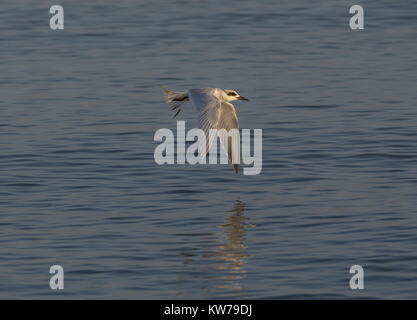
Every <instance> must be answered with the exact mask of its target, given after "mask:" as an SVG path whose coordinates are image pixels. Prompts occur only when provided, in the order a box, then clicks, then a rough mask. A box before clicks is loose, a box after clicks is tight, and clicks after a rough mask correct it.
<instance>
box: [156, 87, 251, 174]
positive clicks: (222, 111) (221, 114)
mask: <svg viewBox="0 0 417 320" xmlns="http://www.w3.org/2000/svg"><path fill="white" fill-rule="evenodd" d="M164 91H165V102H166V103H168V104H169V105H170V106H172V109H173V110H175V109H178V110H177V112H176V114H175V116H177V115H178V113H179V112H180V111H181V106H182V104H183V103H184V102H186V101H190V102H191V104H192V105H194V107H195V108H196V109H197V111H198V114H199V126H200V129H202V130H203V131H204V133H205V135H206V139H207V140H206V144H205V148H204V151H205V152H204V155H205V154H206V153H207V152H208V150H209V149H210V146H211V144H212V142H213V140H214V138H215V137H216V134H213V131H210V130H213V129H215V130H221V129H224V130H226V131H230V130H232V129H236V130H239V121H238V118H237V115H236V110H235V108H234V106H233V105H232V104H231V103H230V101H234V100H246V101H248V99H246V98H244V97H242V96H240V95H239V94H238V93H237V92H236V91H234V90H223V89H218V88H205V89H190V90H188V91H187V92H175V91H170V90H164ZM175 116H174V117H175ZM219 136H220V141H221V143H222V145H223V147H225V146H227V149H226V147H225V151H226V153H227V155H228V159H229V160H230V161H231V162H232V165H233V167H234V169H235V172H236V173H238V171H239V163H234V161H233V160H234V159H235V154H232V153H233V152H236V151H235V150H240V148H239V147H240V145H239V146H237V145H235V147H236V148H235V149H233V146H232V143H237V142H236V141H235V142H233V141H234V140H232V139H231V137H229V136H228V135H226V134H225V133H224V132H223V130H221V131H220V133H219ZM226 139H229V140H226ZM239 144H240V140H239ZM232 151H233V152H232Z"/></svg>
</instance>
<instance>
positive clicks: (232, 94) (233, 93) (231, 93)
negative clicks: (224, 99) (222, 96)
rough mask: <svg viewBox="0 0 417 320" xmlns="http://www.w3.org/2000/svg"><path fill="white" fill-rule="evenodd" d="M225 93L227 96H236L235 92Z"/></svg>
mask: <svg viewBox="0 0 417 320" xmlns="http://www.w3.org/2000/svg"><path fill="white" fill-rule="evenodd" d="M227 95H228V96H237V94H236V93H235V92H229V93H228V94H227Z"/></svg>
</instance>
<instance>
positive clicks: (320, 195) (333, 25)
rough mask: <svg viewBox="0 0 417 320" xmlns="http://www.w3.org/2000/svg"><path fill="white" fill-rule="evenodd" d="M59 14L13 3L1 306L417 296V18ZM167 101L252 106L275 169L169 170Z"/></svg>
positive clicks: (6, 38) (343, 4)
mask: <svg viewBox="0 0 417 320" xmlns="http://www.w3.org/2000/svg"><path fill="white" fill-rule="evenodd" d="M59 4H60V5H62V6H63V7H64V10H65V29H64V30H61V31H52V30H50V29H49V18H50V16H51V15H50V14H49V7H50V5H51V3H50V1H34V0H31V1H25V5H22V4H21V3H18V2H16V1H3V2H2V4H1V10H0V29H1V30H2V31H1V33H0V71H1V72H0V74H1V76H0V97H1V98H0V298H3V299H5V298H6V299H9V298H31V299H34V298H36V299H42V298H80V299H94V298H98V299H102V298H128V299H190V298H195V299H217V298H219V299H240V298H254V299H285V298H305V299H318V298H334V299H345V298H372V299H380V298H390V299H400V298H407V299H410V298H417V232H416V231H417V151H416V150H417V112H416V101H417V90H416V74H417V54H416V52H417V44H416V41H415V40H416V36H417V3H415V2H412V1H399V2H392V1H388V0H380V1H378V2H372V3H368V2H366V3H365V2H363V3H362V5H363V6H364V9H365V29H364V30H362V31H352V30H350V28H349V18H350V15H349V13H348V10H349V7H350V6H351V5H352V3H351V2H350V1H323V0H321V1H316V2H312V1H307V0H302V1H296V2H294V1H279V2H277V1H266V0H265V1H220V0H216V1H204V2H203V1H185V0H184V1H162V0H158V1H120V2H117V3H116V2H114V1H113V2H112V1H88V2H86V1H73V0H72V1H69V0H61V1H60V2H59ZM160 86H165V87H168V88H170V89H173V90H178V91H181V90H186V89H188V88H199V87H220V88H226V89H235V90H238V91H239V92H240V93H242V95H244V96H245V97H248V98H250V100H251V102H250V103H245V102H237V103H236V104H235V106H236V108H237V112H238V116H239V121H240V125H241V127H242V128H248V129H255V128H256V129H258V128H261V129H263V169H262V173H261V174H260V175H258V176H244V175H242V174H240V175H236V174H234V172H233V170H232V169H231V168H230V166H227V165H218V166H216V165H214V166H213V165H212V166H208V165H196V166H191V165H171V166H159V165H157V164H156V163H155V162H154V158H153V152H154V149H155V147H156V146H157V143H156V142H154V141H153V136H154V133H155V131H156V130H158V129H160V128H170V129H173V130H175V128H176V122H175V119H173V118H172V112H171V111H170V110H169V108H168V107H167V106H166V105H165V104H164V102H163V97H162V94H161V90H160ZM187 110H188V112H183V113H181V114H180V116H179V120H185V121H186V123H187V128H193V127H196V126H197V115H196V113H195V112H194V110H193V108H192V107H191V106H189V107H188V109H187ZM54 264H59V265H62V266H63V268H64V270H65V289H64V290H62V291H59V292H58V291H53V290H51V289H50V288H49V278H50V276H51V275H50V274H49V268H50V266H51V265H54ZM355 264H359V265H361V266H363V268H364V272H365V289H364V290H351V289H350V288H349V280H350V277H351V274H349V268H350V266H351V265H355Z"/></svg>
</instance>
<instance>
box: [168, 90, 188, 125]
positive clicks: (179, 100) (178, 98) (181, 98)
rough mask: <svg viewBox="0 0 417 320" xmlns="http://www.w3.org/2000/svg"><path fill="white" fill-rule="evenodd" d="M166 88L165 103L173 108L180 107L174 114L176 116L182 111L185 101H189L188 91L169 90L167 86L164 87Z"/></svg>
mask: <svg viewBox="0 0 417 320" xmlns="http://www.w3.org/2000/svg"><path fill="white" fill-rule="evenodd" d="M162 90H164V95H165V103H167V104H168V105H170V106H171V107H172V110H175V109H178V111H177V113H176V114H175V115H174V118H175V117H176V116H177V115H178V114H179V113H180V111H181V108H180V107H181V106H182V104H183V103H184V102H186V101H188V95H187V93H186V92H176V91H171V90H167V89H165V88H162Z"/></svg>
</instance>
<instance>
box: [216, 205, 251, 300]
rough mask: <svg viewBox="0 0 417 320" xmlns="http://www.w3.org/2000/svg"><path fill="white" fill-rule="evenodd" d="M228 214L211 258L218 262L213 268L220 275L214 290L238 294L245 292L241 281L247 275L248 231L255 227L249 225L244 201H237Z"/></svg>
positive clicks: (221, 226)
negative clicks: (220, 237) (218, 242)
mask: <svg viewBox="0 0 417 320" xmlns="http://www.w3.org/2000/svg"><path fill="white" fill-rule="evenodd" d="M226 213H227V214H228V215H227V216H226V218H225V221H224V223H223V224H221V225H219V226H218V227H219V228H221V229H222V231H223V232H222V241H220V242H221V243H220V244H219V245H218V246H217V247H216V249H215V250H214V252H213V253H212V256H211V258H212V259H214V260H216V262H215V263H213V264H212V265H211V267H212V268H214V269H215V270H216V271H217V273H218V277H217V281H216V283H215V284H214V289H215V290H216V291H219V290H221V291H224V293H225V294H227V292H229V293H231V294H232V293H233V294H236V293H237V292H239V291H242V290H243V289H242V285H241V281H240V280H241V279H242V277H243V275H244V274H245V273H246V270H245V265H246V261H247V259H248V257H249V253H248V252H247V248H248V244H247V240H246V229H247V228H250V227H254V225H251V224H249V221H248V218H247V217H246V216H245V203H244V202H243V201H240V200H236V201H235V204H234V206H233V208H232V209H231V210H229V211H227V212H226Z"/></svg>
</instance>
